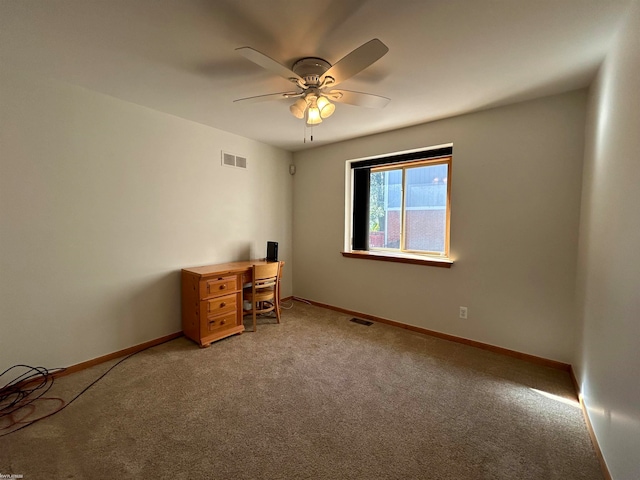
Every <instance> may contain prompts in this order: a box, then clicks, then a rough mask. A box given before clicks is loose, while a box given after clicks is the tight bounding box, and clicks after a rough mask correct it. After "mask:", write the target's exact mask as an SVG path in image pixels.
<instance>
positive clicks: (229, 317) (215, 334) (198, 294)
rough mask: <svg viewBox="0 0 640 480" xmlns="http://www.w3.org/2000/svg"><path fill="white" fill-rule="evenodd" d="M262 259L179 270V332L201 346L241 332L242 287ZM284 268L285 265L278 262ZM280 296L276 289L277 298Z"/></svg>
mask: <svg viewBox="0 0 640 480" xmlns="http://www.w3.org/2000/svg"><path fill="white" fill-rule="evenodd" d="M266 263H268V262H267V261H265V260H247V261H243V262H230V263H221V264H219V265H206V266H203V267H193V268H183V269H182V331H183V332H184V335H185V336H186V337H187V338H190V339H191V340H193V341H194V342H196V343H197V344H198V345H200V346H201V347H208V346H210V345H211V342H215V341H216V340H220V339H221V338H225V337H228V336H230V335H235V334H237V333H242V332H243V331H244V325H243V324H242V285H243V284H245V283H249V282H251V271H252V267H253V266H254V265H262V264H266ZM281 265H284V262H281ZM279 294H280V292H279V288H278V295H279Z"/></svg>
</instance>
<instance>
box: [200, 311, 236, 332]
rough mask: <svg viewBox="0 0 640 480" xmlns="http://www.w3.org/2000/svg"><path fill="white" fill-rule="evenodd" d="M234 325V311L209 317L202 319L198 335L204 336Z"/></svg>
mask: <svg viewBox="0 0 640 480" xmlns="http://www.w3.org/2000/svg"><path fill="white" fill-rule="evenodd" d="M235 326H236V312H233V313H227V314H225V315H218V316H216V317H210V318H207V319H205V320H203V321H202V324H201V325H200V329H201V332H200V335H201V336H202V337H206V336H208V335H210V334H212V333H216V332H218V331H220V330H224V329H225V328H231V327H235Z"/></svg>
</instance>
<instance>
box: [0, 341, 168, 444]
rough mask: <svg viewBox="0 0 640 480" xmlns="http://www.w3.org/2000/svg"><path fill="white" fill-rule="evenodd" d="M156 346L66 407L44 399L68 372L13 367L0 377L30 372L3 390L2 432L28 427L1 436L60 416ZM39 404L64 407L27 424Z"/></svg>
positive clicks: (0, 404) (0, 406)
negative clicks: (61, 375)
mask: <svg viewBox="0 0 640 480" xmlns="http://www.w3.org/2000/svg"><path fill="white" fill-rule="evenodd" d="M167 341H169V340H167ZM163 343H164V342H163ZM159 345H160V344H159ZM155 346H157V345H151V346H149V347H146V348H143V349H142V350H138V351H137V352H134V353H131V354H129V355H127V356H126V357H123V358H121V359H120V360H119V361H118V362H116V363H114V364H113V365H112V366H111V367H109V369H108V370H107V371H106V372H104V373H103V374H102V375H100V376H99V377H98V378H96V379H95V380H94V381H93V382H91V383H90V384H89V385H87V386H86V387H85V388H84V389H83V390H82V391H81V392H80V393H78V394H77V395H76V396H75V397H73V398H72V399H71V400H70V401H68V402H66V403H65V401H64V400H63V399H61V398H58V397H45V396H44V394H45V393H47V392H48V391H49V390H50V389H51V387H52V386H53V383H54V379H55V375H56V374H60V373H62V372H64V371H65V370H66V368H53V369H47V368H44V367H31V366H29V365H14V366H13V367H9V368H8V369H6V370H5V371H4V372H2V373H1V374H0V379H2V377H3V376H5V375H7V374H8V373H9V372H11V371H12V370H13V369H19V368H25V369H26V371H25V372H24V373H22V374H21V375H18V376H16V377H15V378H13V379H12V380H11V381H9V382H8V383H6V384H5V385H4V386H2V387H0V431H2V430H8V429H11V428H12V427H15V426H16V425H19V424H22V423H24V425H22V426H21V427H18V428H15V429H13V430H11V431H9V432H6V433H2V434H0V437H5V436H7V435H10V434H12V433H15V432H17V431H18V430H22V429H23V428H27V427H28V426H30V425H33V424H34V423H36V422H39V421H40V420H44V419H45V418H48V417H51V416H53V415H55V414H56V413H59V412H61V411H62V410H64V409H65V408H67V407H68V406H69V405H71V404H72V403H73V402H75V401H76V400H77V399H78V398H79V397H80V396H81V395H82V394H84V393H85V392H86V391H87V390H89V389H90V388H91V387H92V386H94V385H95V384H96V383H98V382H99V381H100V380H101V379H102V378H103V377H104V376H105V375H107V374H108V373H109V372H110V371H111V370H113V369H114V368H115V367H117V366H118V365H120V364H121V363H122V362H124V361H125V360H128V359H129V358H131V357H133V356H134V355H137V354H138V353H140V352H144V351H145V350H148V349H149V348H152V347H155ZM37 400H55V401H59V402H61V406H60V407H59V408H58V409H57V410H54V411H53V412H51V413H48V414H46V415H43V416H41V417H38V418H35V419H33V420H26V419H27V418H29V416H31V414H33V413H34V412H35V410H36V407H35V404H34V402H36V401H37ZM25 410H26V414H24V415H23V416H22V417H21V418H17V417H18V416H19V415H20V414H22V413H23V412H24V411H25ZM7 418H8V425H7V426H2V424H3V423H5V422H7Z"/></svg>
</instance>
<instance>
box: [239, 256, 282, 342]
mask: <svg viewBox="0 0 640 480" xmlns="http://www.w3.org/2000/svg"><path fill="white" fill-rule="evenodd" d="M280 270H281V268H280V262H273V263H267V264H266V265H254V266H253V277H252V281H251V288H248V287H247V288H245V289H244V290H243V300H245V301H247V302H249V303H251V309H250V310H243V312H244V313H245V314H249V313H251V314H252V315H253V331H254V332H255V331H256V316H257V315H258V314H264V313H269V312H276V319H277V320H278V323H280V298H279V297H280V285H279V283H280Z"/></svg>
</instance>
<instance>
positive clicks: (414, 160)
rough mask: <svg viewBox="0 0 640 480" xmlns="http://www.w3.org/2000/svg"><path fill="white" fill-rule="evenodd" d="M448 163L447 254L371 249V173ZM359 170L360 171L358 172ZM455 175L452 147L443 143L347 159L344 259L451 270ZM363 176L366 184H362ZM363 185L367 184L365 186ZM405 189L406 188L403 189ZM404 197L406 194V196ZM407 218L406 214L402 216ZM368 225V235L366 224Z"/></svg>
mask: <svg viewBox="0 0 640 480" xmlns="http://www.w3.org/2000/svg"><path fill="white" fill-rule="evenodd" d="M427 163H431V164H434V163H436V164H437V163H447V168H448V173H447V197H446V214H445V215H446V225H445V252H444V254H442V253H440V252H429V253H425V252H424V251H415V250H409V251H402V250H400V249H382V248H374V249H371V248H370V246H369V233H370V225H369V222H370V216H369V205H368V202H369V194H370V184H371V181H370V174H371V173H370V172H371V170H373V169H379V168H381V167H382V168H389V169H393V168H396V169H397V168H398V167H400V166H404V165H411V164H427ZM358 170H361V171H360V172H358ZM452 172H453V144H451V143H449V144H442V145H437V146H433V147H426V148H425V147H423V148H418V149H414V150H405V151H401V152H394V153H388V154H383V155H376V156H371V157H365V158H357V159H351V160H347V161H346V162H345V219H344V222H345V223H344V227H345V228H344V249H343V251H342V252H341V254H342V256H343V257H348V258H357V259H366V260H380V261H386V262H394V263H408V264H416V265H426V266H435V267H444V268H451V266H452V265H453V263H454V262H453V259H452V258H451V191H452V190H451V189H452V181H451V177H452ZM363 176H365V177H366V182H363ZM363 184H364V185H363ZM363 186H364V189H365V190H366V197H367V200H366V202H367V204H366V215H364V214H362V209H363V207H362V196H363V194H362V193H357V192H358V190H359V191H360V192H361V191H362V190H363ZM403 190H404V188H403ZM403 196H404V193H403ZM403 215H404V213H403ZM365 224H366V233H364V225H365Z"/></svg>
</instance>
